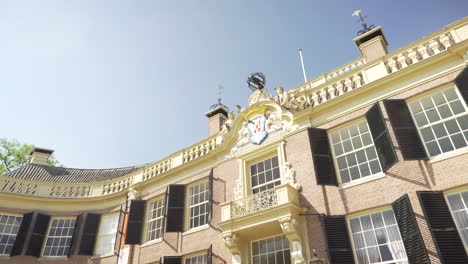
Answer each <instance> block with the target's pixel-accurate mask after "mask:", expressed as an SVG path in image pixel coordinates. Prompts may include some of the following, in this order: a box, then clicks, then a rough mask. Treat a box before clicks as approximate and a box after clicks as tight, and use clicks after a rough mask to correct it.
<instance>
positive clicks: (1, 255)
mask: <svg viewBox="0 0 468 264" xmlns="http://www.w3.org/2000/svg"><path fill="white" fill-rule="evenodd" d="M0 216H13V217H21V222H20V223H19V226H18V231H17V232H16V235H15V240H14V241H13V246H14V245H15V241H16V237H17V236H18V232H19V229H20V227H21V223H22V222H23V218H24V215H22V214H15V213H6V212H0ZM2 235H4V234H3V233H2ZM8 235H12V234H8ZM12 250H13V248H12ZM10 254H11V252H9V253H8V254H2V253H0V257H9V256H10Z"/></svg>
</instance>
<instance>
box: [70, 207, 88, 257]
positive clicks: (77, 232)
mask: <svg viewBox="0 0 468 264" xmlns="http://www.w3.org/2000/svg"><path fill="white" fill-rule="evenodd" d="M84 217H85V213H81V214H80V215H79V216H78V217H77V218H76V221H75V227H74V228H73V236H72V240H71V243H70V248H69V249H68V254H67V255H68V257H70V256H71V255H74V254H75V249H76V245H77V243H78V241H79V240H80V238H79V235H80V230H81V222H82V221H83V220H84Z"/></svg>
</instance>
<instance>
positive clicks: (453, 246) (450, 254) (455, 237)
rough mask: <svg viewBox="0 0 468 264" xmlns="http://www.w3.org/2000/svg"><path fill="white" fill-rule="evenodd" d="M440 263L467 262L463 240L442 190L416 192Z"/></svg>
mask: <svg viewBox="0 0 468 264" xmlns="http://www.w3.org/2000/svg"><path fill="white" fill-rule="evenodd" d="M417 193H418V197H419V201H420V203H421V206H422V208H423V212H424V215H425V216H426V219H427V223H428V225H429V229H430V230H431V233H432V237H433V239H434V242H435V244H436V246H437V251H438V252H439V256H440V258H441V262H442V263H446V264H451V263H468V257H467V256H466V252H465V248H464V246H463V242H462V240H461V238H460V235H459V234H458V231H457V227H456V226H455V223H454V221H453V218H452V216H451V215H450V210H449V208H448V206H447V203H446V202H445V198H444V194H443V193H442V192H431V191H420V192H417Z"/></svg>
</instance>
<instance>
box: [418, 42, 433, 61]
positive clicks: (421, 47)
mask: <svg viewBox="0 0 468 264" xmlns="http://www.w3.org/2000/svg"><path fill="white" fill-rule="evenodd" d="M417 50H418V52H419V54H420V55H421V57H422V58H421V60H425V59H427V58H429V57H430V55H429V51H428V50H427V47H426V46H425V45H419V46H418V47H417Z"/></svg>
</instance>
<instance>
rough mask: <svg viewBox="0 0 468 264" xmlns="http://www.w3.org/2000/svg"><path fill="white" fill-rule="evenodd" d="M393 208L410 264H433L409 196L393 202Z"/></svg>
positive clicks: (406, 195)
mask: <svg viewBox="0 0 468 264" xmlns="http://www.w3.org/2000/svg"><path fill="white" fill-rule="evenodd" d="M392 208H393V212H394V213H395V218H396V220H397V223H398V228H399V229H400V234H401V238H402V239H403V244H404V245H405V250H406V255H407V256H408V262H409V263H410V264H420V263H421V264H425V263H427V264H429V263H431V262H430V260H429V256H428V255H427V250H426V246H425V245H424V240H423V238H422V236H421V232H419V226H418V223H417V222H416V218H415V216H414V212H413V207H411V202H410V199H409V197H408V194H405V195H403V196H402V197H400V198H398V199H397V200H396V201H395V202H393V203H392Z"/></svg>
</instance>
